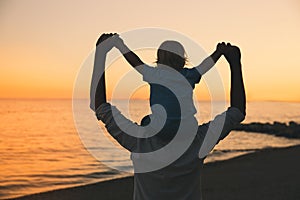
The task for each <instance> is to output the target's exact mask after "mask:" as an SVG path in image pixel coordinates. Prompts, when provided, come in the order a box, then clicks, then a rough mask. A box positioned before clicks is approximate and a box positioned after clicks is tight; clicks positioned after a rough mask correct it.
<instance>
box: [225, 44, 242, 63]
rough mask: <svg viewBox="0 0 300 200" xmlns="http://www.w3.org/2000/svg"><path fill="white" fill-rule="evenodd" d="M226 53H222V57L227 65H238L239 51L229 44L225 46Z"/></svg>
mask: <svg viewBox="0 0 300 200" xmlns="http://www.w3.org/2000/svg"><path fill="white" fill-rule="evenodd" d="M225 48H226V51H225V52H224V56H225V58H226V60H227V61H228V62H229V64H232V63H240V61H241V51H240V49H239V48H238V47H237V46H232V45H231V44H230V43H227V45H226V47H225Z"/></svg>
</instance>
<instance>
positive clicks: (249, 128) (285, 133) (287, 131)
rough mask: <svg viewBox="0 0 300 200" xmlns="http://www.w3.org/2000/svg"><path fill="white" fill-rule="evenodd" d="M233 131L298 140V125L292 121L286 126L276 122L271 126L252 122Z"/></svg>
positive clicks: (299, 131) (299, 129) (299, 130)
mask: <svg viewBox="0 0 300 200" xmlns="http://www.w3.org/2000/svg"><path fill="white" fill-rule="evenodd" d="M234 130H237V131H245V132H255V133H264V134H269V135H274V136H278V137H285V138H290V139H300V124H298V123H296V122H294V121H290V122H289V123H288V124H287V123H282V122H276V121H275V122H273V123H272V124H271V123H259V122H252V123H249V124H240V125H238V126H237V127H236V128H235V129H234Z"/></svg>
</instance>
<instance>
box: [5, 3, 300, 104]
mask: <svg viewBox="0 0 300 200" xmlns="http://www.w3.org/2000/svg"><path fill="white" fill-rule="evenodd" d="M143 27H158V28H165V29H171V30H174V31H177V32H179V33H181V34H184V35H186V36H188V37H190V38H191V39H193V40H194V41H196V42H197V43H199V44H200V45H201V46H202V47H203V48H204V49H205V50H206V51H207V52H208V53H210V52H212V51H213V50H214V49H215V46H216V44H217V43H218V42H219V41H230V42H231V43H233V44H236V45H238V46H239V47H240V48H241V50H242V62H243V71H244V77H245V83H246V88H247V96H248V99H249V100H275V101H278V100H284V101H300V90H299V86H300V79H299V78H298V77H299V74H300V56H299V55H298V54H299V52H300V37H299V35H300V2H299V1H297V0H280V1H279V0H267V1H259V0H252V1H238V0H228V1H226V3H225V2H224V1H199V0H187V1H176V0H173V1H171V0H165V1H158V0H156V1H142V0H135V1H130V0H129V1H70V0H67V1H59V0H54V1H46V0H42V1H39V0H24V1H17V0H1V1H0V28H1V29H0V30H1V32H0V34H1V37H0V67H1V68H0V98H71V97H72V89H73V83H74V80H75V79H76V73H77V71H78V70H79V68H80V66H81V64H82V62H83V61H84V59H85V58H86V57H87V56H88V54H89V53H90V51H91V50H93V48H94V44H95V41H96V40H97V37H98V36H99V35H100V34H101V33H103V32H120V33H122V32H125V31H129V30H133V29H137V28H143ZM145 39H147V38H145ZM217 68H218V69H219V71H220V72H221V74H222V77H223V78H224V80H223V81H224V84H225V86H226V90H227V91H228V90H229V88H228V76H229V72H228V68H227V64H226V63H225V61H224V59H222V60H221V61H220V63H218V64H217ZM107 79H108V80H107V81H108V82H109V81H110V80H109V78H107ZM200 87H203V88H204V86H200ZM200 90H201V89H200ZM204 93H205V92H204ZM204 96H205V95H204ZM203 98H204V99H205V98H206V97H203ZM200 99H201V98H200Z"/></svg>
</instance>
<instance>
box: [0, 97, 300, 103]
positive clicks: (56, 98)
mask: <svg viewBox="0 0 300 200" xmlns="http://www.w3.org/2000/svg"><path fill="white" fill-rule="evenodd" d="M73 99H77V100H89V98H60V97H43V98H40V97H15V98H14V97H0V100H41V101H42V100H73ZM114 100H123V101H124V100H128V99H125V98H117V99H114ZM131 100H141V101H148V100H149V99H144V98H132V99H131ZM107 101H111V98H108V99H107ZM196 101H199V102H210V101H211V100H204V99H203V100H196ZM216 101H223V100H216ZM225 101H230V100H228V99H226V100H225ZM247 102H288V103H300V100H272V99H269V100H247Z"/></svg>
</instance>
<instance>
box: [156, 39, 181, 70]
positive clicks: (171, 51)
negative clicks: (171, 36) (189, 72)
mask: <svg viewBox="0 0 300 200" xmlns="http://www.w3.org/2000/svg"><path fill="white" fill-rule="evenodd" d="M157 63H158V64H163V65H167V66H169V67H172V68H174V69H175V70H180V69H182V68H183V67H184V65H185V64H186V57H185V50H184V48H183V46H182V45H181V44H180V43H179V42H176V41H172V40H167V41H164V42H163V43H162V44H161V45H160V46H159V48H158V50H157Z"/></svg>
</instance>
